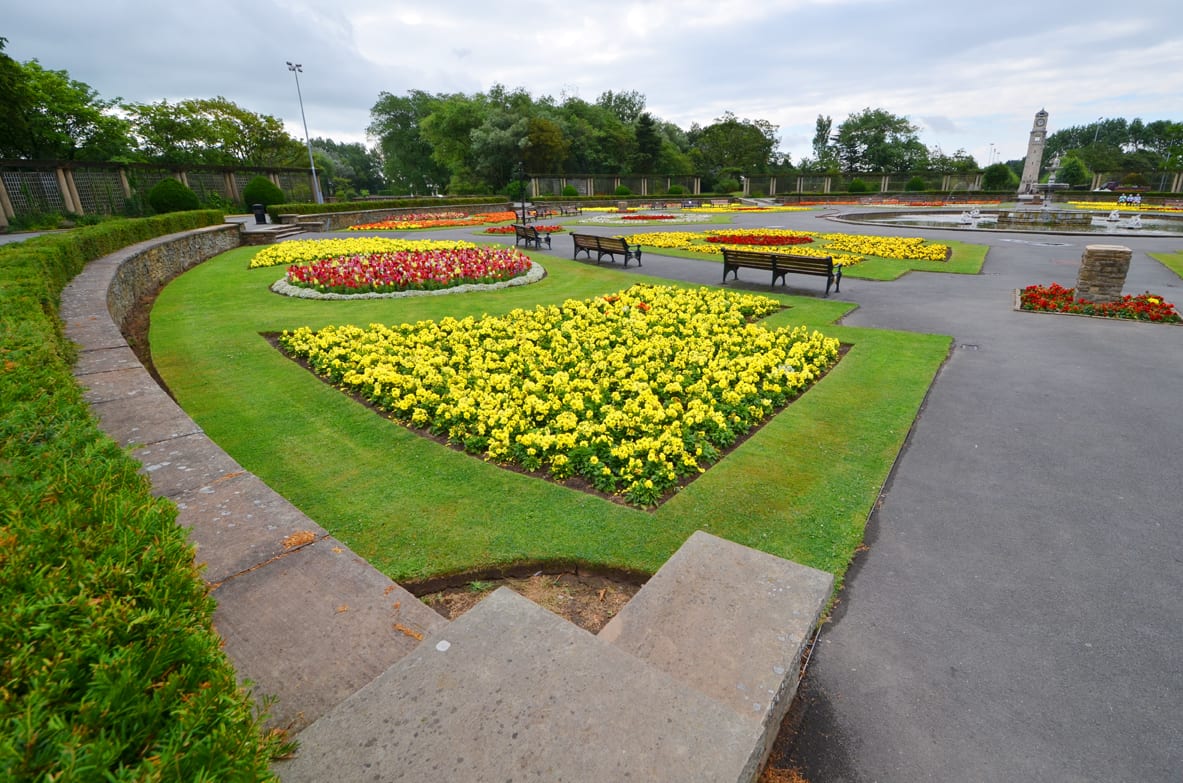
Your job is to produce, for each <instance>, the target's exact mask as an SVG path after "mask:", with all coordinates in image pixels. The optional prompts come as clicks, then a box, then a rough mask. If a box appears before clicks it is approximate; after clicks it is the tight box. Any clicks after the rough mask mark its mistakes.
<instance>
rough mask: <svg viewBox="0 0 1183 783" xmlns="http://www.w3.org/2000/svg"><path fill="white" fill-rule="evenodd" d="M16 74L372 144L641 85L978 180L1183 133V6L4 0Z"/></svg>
mask: <svg viewBox="0 0 1183 783" xmlns="http://www.w3.org/2000/svg"><path fill="white" fill-rule="evenodd" d="M2 2H3V6H4V8H3V10H2V11H0V37H4V38H7V39H8V45H7V47H6V50H5V51H6V53H7V54H8V55H9V56H11V57H13V58H15V59H16V60H19V61H22V62H24V61H27V60H31V59H36V60H38V61H40V63H41V65H42V66H43V67H45V68H49V69H54V70H66V71H68V72H69V74H70V76H71V77H72V78H74V79H77V80H79V81H82V82H86V83H87V84H89V85H90V86H91V87H93V88H95V89H96V90H97V91H98V92H99V94H100V95H101V96H102V97H103V98H114V97H121V98H123V99H124V100H127V101H135V102H144V103H151V102H156V101H160V100H163V99H167V100H169V101H176V100H180V99H185V98H212V97H215V96H218V95H221V96H224V97H226V98H228V99H230V100H232V101H234V102H235V103H237V104H238V105H239V106H241V107H243V108H245V109H247V110H250V111H253V112H256V113H259V114H269V115H273V116H276V117H279V118H281V119H282V120H283V121H284V122H285V123H286V125H287V128H288V130H289V131H290V132H291V133H292V135H294V136H296V137H297V138H303V128H302V127H301V124H300V107H299V103H298V101H297V95H296V84H295V81H294V78H293V74H292V73H291V72H289V71H288V69H287V66H286V65H285V61H288V60H291V61H293V62H298V63H301V64H302V65H303V69H304V70H303V74H302V75H301V76H300V87H301V89H302V91H303V97H304V109H305V112H306V115H307V119H308V129H309V131H310V133H311V135H312V136H313V137H316V136H324V137H328V138H332V139H334V140H337V141H362V142H364V141H366V137H365V129H366V126H367V125H368V124H369V122H370V109H371V108H372V107H373V105H374V103H375V102H376V100H377V99H378V95H379V93H381V92H389V93H393V94H396V95H401V94H405V93H406V92H407V91H408V90H415V89H419V90H424V91H426V92H430V93H440V92H447V93H452V92H461V93H466V94H472V93H475V92H483V91H486V90H488V89H489V88H490V87H491V86H492V85H494V84H498V83H499V84H502V85H505V86H506V87H507V88H509V89H514V88H518V87H521V88H524V89H525V90H526V91H528V92H529V93H530V94H531V95H533V96H534V97H535V98H538V97H541V96H543V95H551V96H553V97H555V98H556V99H557V100H561V99H562V98H563V97H564V96H578V97H580V98H583V99H585V100H587V101H594V100H595V99H596V97H597V96H599V95H600V94H601V93H602V92H604V91H606V90H612V91H615V92H620V91H628V90H636V91H638V92H640V93H642V94H643V95H644V96H645V98H646V106H647V109H648V110H649V111H650V112H651V113H652V114H653V115H655V116H656V117H659V118H661V119H663V120H666V121H669V122H673V123H675V124H677V125H678V126H680V127H681V128H683V129H688V128H689V127H690V125H691V123H694V122H697V123H699V124H700V125H709V124H710V123H711V122H712V121H713V120H714V119H715V118H717V117H719V116H721V115H722V114H723V113H724V112H725V111H731V112H734V113H735V114H736V115H737V116H738V117H740V118H746V119H763V120H768V121H769V122H771V123H773V124H775V125H778V126H780V140H781V144H780V148H781V150H782V151H784V152H788V153H790V155H791V156H792V160H793V161H794V162H796V161H799V160H800V159H801V158H802V157H804V156H807V155H811V154H812V153H811V144H810V143H811V140H812V138H813V133H814V123H815V120H816V119H817V116H818V115H819V114H822V115H828V116H830V117H832V118H833V121H834V126H835V128H836V127H837V126H838V125H839V124H840V123H841V122H842V121H843V120H845V119H846V118H847V117H848V116H849V115H850V114H852V113H855V112H858V111H861V110H863V109H864V108H867V107H871V108H880V109H885V110H887V111H889V112H891V113H893V114H897V115H904V116H906V117H908V119H910V120H911V121H912V122H913V123H914V124H915V125H916V126H918V127H919V128H920V138H921V141H922V142H924V144H926V145H927V146H929V147H934V146H939V147H940V149H941V150H942V151H943V152H944V153H946V154H952V153H953V152H955V151H956V150H957V149H958V148H964V149H965V150H967V151H968V152H969V153H971V154H972V155H974V157H975V158H977V160H978V162H979V163H980V164H982V165H985V164H986V163H988V162H989V159H990V157H991V152H992V145H993V150H994V152H993V157H994V159H995V160H999V159H1002V160H1008V159H1015V158H1022V157H1023V156H1024V155H1025V154H1026V148H1027V137H1028V133H1029V131H1030V130H1031V122H1032V119H1033V116H1034V114H1035V112H1037V111H1039V109H1041V108H1046V110H1047V111H1048V113H1049V115H1050V116H1049V119H1048V126H1049V130H1050V131H1052V132H1054V131H1056V130H1057V129H1059V128H1065V127H1069V126H1073V125H1087V124H1089V123H1092V122H1095V121H1096V120H1097V119H1098V118H1099V117H1124V118H1126V119H1134V118H1135V117H1140V118H1142V119H1143V120H1145V121H1147V122H1149V121H1152V120H1161V119H1169V120H1174V121H1183V5H1180V3H1179V0H1137V2H1124V3H1123V2H1114V0H1077V1H1076V2H1060V1H1059V0H1043V1H1041V0H1025V1H1024V2H1012V1H1011V0H993V1H992V2H984V3H967V2H964V1H961V2H954V1H951V0H945V1H944V2H942V1H941V0H689V1H684V0H677V1H675V0H663V1H661V2H641V1H636V2H627V1H626V0H598V1H596V2H573V0H533V2H515V3H506V2H488V1H485V2H481V1H479V0H436V2H423V0H419V1H418V2H413V3H412V2H403V0H333V2H314V1H312V0H283V1H282V2H280V1H279V0H201V2H192V3H189V2H185V3H175V2H169V3H162V2H147V0H102V1H101V2H97V1H96V0H2Z"/></svg>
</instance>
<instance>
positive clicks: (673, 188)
mask: <svg viewBox="0 0 1183 783" xmlns="http://www.w3.org/2000/svg"><path fill="white" fill-rule="evenodd" d="M666 192H668V193H669V194H670V195H671V196H681V195H683V194H685V193H686V188H684V187H682V186H681V185H670V189H669V190H668V191H666Z"/></svg>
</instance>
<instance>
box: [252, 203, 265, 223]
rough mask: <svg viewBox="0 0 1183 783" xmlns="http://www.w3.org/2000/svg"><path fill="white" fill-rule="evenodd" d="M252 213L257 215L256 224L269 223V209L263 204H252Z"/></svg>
mask: <svg viewBox="0 0 1183 783" xmlns="http://www.w3.org/2000/svg"><path fill="white" fill-rule="evenodd" d="M251 212H254V213H255V222H256V223H266V222H267V207H265V206H263V205H262V204H251Z"/></svg>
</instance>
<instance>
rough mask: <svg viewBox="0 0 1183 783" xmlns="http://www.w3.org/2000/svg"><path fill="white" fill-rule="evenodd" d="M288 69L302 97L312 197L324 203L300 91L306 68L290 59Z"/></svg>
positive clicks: (301, 106) (301, 117) (301, 109)
mask: <svg viewBox="0 0 1183 783" xmlns="http://www.w3.org/2000/svg"><path fill="white" fill-rule="evenodd" d="M288 70H289V71H291V72H292V75H293V76H295V77H296V97H297V98H299V99H300V119H301V121H303V123H304V144H305V145H307V147H308V166H309V167H310V168H311V169H312V197H313V198H314V199H316V203H317V204H323V203H324V201H325V200H324V198H322V197H321V195H320V182H318V181H317V179H316V163H315V162H314V161H313V160H312V140H311V139H309V138H308V120H307V118H305V117H304V96H303V94H301V92H300V74H302V73H304V68H303V66H301V65H300V63H293V62H291V61H290V60H289V61H288Z"/></svg>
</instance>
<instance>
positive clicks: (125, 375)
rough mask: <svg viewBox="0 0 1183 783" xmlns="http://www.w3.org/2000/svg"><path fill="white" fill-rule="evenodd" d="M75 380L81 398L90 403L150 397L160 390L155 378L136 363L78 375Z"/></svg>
mask: <svg viewBox="0 0 1183 783" xmlns="http://www.w3.org/2000/svg"><path fill="white" fill-rule="evenodd" d="M77 380H78V385H79V386H81V387H82V398H83V399H84V400H86V401H87V402H90V403H96V402H110V401H111V400H125V399H138V398H142V397H151V396H153V395H156V394H158V393H159V392H160V391H161V389H160V386H159V384H157V383H156V379H155V378H153V377H152V376H151V375H149V374H148V371H147V370H145V369H144V367H143V365H140V364H138V363H137V365H136V366H134V367H125V368H122V369H118V370H108V371H107V372H96V373H91V374H90V375H85V376H78V377H77ZM166 396H167V395H166Z"/></svg>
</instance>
